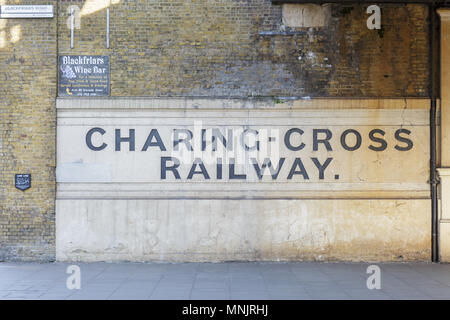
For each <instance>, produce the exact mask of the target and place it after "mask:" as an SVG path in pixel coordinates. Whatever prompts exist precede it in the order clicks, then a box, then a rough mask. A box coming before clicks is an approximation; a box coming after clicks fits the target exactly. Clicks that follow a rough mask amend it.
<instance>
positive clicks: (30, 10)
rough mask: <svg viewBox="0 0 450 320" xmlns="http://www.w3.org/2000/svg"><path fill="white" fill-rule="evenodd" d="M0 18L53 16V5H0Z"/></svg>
mask: <svg viewBox="0 0 450 320" xmlns="http://www.w3.org/2000/svg"><path fill="white" fill-rule="evenodd" d="M0 18H53V5H36V6H27V5H16V6H15V5H6V6H0Z"/></svg>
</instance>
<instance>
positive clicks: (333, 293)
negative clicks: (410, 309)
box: [0, 262, 450, 300]
mask: <svg viewBox="0 0 450 320" xmlns="http://www.w3.org/2000/svg"><path fill="white" fill-rule="evenodd" d="M70 265H77V266H78V267H79V268H80V272H81V274H80V281H81V283H80V285H81V288H80V289H72V290H71V289H68V288H67V284H66V282H67V279H68V277H71V276H72V274H68V273H66V270H67V267H68V266H70ZM369 265H377V266H379V267H380V272H381V273H380V286H381V287H380V289H372V290H370V289H369V288H368V287H367V279H368V277H369V276H371V274H368V273H367V267H368V266H369ZM0 299H4V300H22V299H27V300H29V299H41V300H65V299H69V300H84V299H88V300H91V299H93V300H104V299H113V300H116V299H117V300H126V299H132V300H143V299H153V300H158V299H163V300H188V299H192V300H216V299H220V300H228V299H235V300H255V299H257V300H266V299H273V300H309V299H333V300H335V299H363V300H375V299H383V300H384V299H386V300H391V299H395V300H397V299H399V300H402V299H413V300H416V299H420V300H427V299H446V300H448V299H450V264H432V263H380V264H376V263H370V264H369V263H325V262H242V263H240V262H229V263H105V262H101V263H100V262H99V263H12V262H0Z"/></svg>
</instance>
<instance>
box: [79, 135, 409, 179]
mask: <svg viewBox="0 0 450 320" xmlns="http://www.w3.org/2000/svg"><path fill="white" fill-rule="evenodd" d="M160 131H161V130H158V129H157V128H149V129H146V130H144V131H143V130H142V129H140V131H139V132H140V133H139V134H137V133H136V132H137V131H136V129H135V128H111V129H110V128H107V129H104V128H101V127H93V128H90V129H89V130H88V131H87V132H86V136H85V142H86V147H87V148H89V149H90V150H92V151H95V152H102V151H107V150H114V151H115V152H127V153H133V152H151V153H155V152H157V153H158V155H159V157H160V179H162V180H166V179H168V178H171V179H176V180H178V179H187V180H191V179H196V180H198V179H204V180H209V179H216V180H246V179H248V174H249V170H251V171H253V173H252V174H253V175H256V176H257V178H258V179H259V180H262V179H263V177H264V176H268V177H269V179H272V180H276V179H279V180H280V179H288V180H291V179H294V180H297V179H303V180H310V175H311V170H314V171H315V172H314V175H315V176H317V177H318V179H319V180H324V179H326V178H329V179H334V180H338V179H339V178H340V177H339V174H336V173H334V174H333V175H332V176H330V175H327V169H328V168H329V167H330V165H331V164H332V162H333V159H334V158H333V156H332V155H333V152H336V151H339V152H357V151H363V152H383V151H385V150H388V149H389V148H391V149H392V150H394V151H396V152H407V151H409V150H411V149H412V148H413V146H414V143H413V140H412V138H411V134H412V133H411V131H410V130H409V129H407V128H396V129H394V130H390V131H389V132H387V130H386V131H385V130H383V129H380V128H371V129H370V130H368V131H367V130H365V131H367V132H363V130H361V129H360V130H358V129H355V128H343V129H342V130H339V132H333V131H332V130H330V129H328V128H308V129H302V128H299V127H293V128H287V129H267V128H258V129H257V128H248V127H247V128H208V129H205V128H201V127H200V128H199V127H196V128H194V130H189V129H186V128H173V129H172V130H169V132H170V135H169V134H168V131H167V130H165V131H164V132H160ZM142 132H145V134H141V133H142ZM168 135H169V136H168ZM355 154H356V153H355ZM183 166H184V167H187V170H182V168H183ZM249 168H250V169H249ZM308 168H309V169H308Z"/></svg>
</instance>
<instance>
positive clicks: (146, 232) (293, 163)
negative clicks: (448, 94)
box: [56, 98, 430, 261]
mask: <svg viewBox="0 0 450 320" xmlns="http://www.w3.org/2000/svg"><path fill="white" fill-rule="evenodd" d="M428 106H429V101H427V100H414V99H411V100H405V99H397V100H396V99H393V100H388V99H386V100H339V99H330V100H326V99H323V100H309V101H308V100H299V101H291V102H286V103H277V101H274V100H270V99H266V100H257V99H256V100H250V99H243V100H239V99H235V100H232V99H227V100H223V99H187V98H185V99H90V100H88V99H77V100H73V99H59V100H58V101H57V108H58V113H57V117H58V121H57V123H58V126H57V150H58V151H57V200H56V257H57V259H58V260H61V261H68V260H82V261H98V260H108V261H115V260H131V261H148V260H161V261H224V260H300V259H301V260H305V259H306V260H308V259H311V260H316V259H317V260H335V259H337V260H363V261H366V260H377V261H382V260H389V261H392V260H426V259H428V257H429V247H430V245H429V244H430V200H429V185H428V183H427V180H428V176H429V171H428V170H429V169H428V159H429V147H428V139H429V135H428V134H429V128H428V109H427V108H428ZM211 128H216V129H218V130H219V131H220V132H222V133H223V134H224V135H225V137H228V136H227V135H226V133H227V130H230V129H233V130H235V131H233V132H238V133H239V132H241V133H242V132H243V130H246V129H247V130H255V131H251V132H253V133H255V132H257V135H252V134H248V135H246V140H245V139H244V143H245V145H244V144H240V140H239V138H236V140H234V144H233V150H226V149H225V148H221V146H222V145H221V144H220V143H218V144H217V150H216V151H214V152H213V151H212V149H211V148H212V143H210V142H211V140H208V134H207V133H205V136H204V137H205V141H206V147H205V151H204V152H203V153H202V152H201V149H202V139H201V137H202V135H201V133H202V131H201V130H202V129H206V130H208V129H211ZM293 128H294V130H292V129H293ZM93 129H94V130H93ZM92 130H93V131H92ZM116 130H120V132H119V133H116ZM130 130H134V138H135V139H134V148H133V147H132V146H131V145H132V144H130V142H129V141H128V142H127V141H126V138H127V137H129V136H130V134H131V132H132V131H130ZM152 130H153V131H152ZM174 130H191V131H192V134H193V138H192V139H191V140H190V141H189V142H190V143H191V146H192V149H193V151H192V152H188V151H187V150H189V149H188V147H189V146H187V145H185V143H184V142H180V143H179V144H178V146H181V145H183V147H184V146H185V147H186V150H184V151H183V152H185V153H183V154H182V151H181V150H182V148H181V147H180V150H178V151H176V150H175V148H174V140H175V141H179V140H178V139H179V138H180V136H178V137H176V136H175V134H174ZM239 130H241V131H239ZM299 130H301V131H299ZM89 132H91V133H92V134H91V135H89V134H88V133H89ZM152 132H153V133H152ZM156 132H157V133H158V134H157V135H156ZM206 132H207V131H206ZM248 132H249V131H247V133H248ZM288 132H291V134H288ZM327 132H328V133H327ZM117 134H119V137H120V138H122V139H125V140H123V141H122V142H120V141H119V143H118V142H117V137H116V135H117ZM328 134H329V136H328ZM255 136H256V139H255V140H253V141H252V139H251V137H255ZM286 136H288V139H287V140H286ZM181 137H182V136H181ZM237 137H239V134H238V135H237ZM358 137H359V138H360V143H359V142H358V139H359V138H358ZM197 138H198V139H197ZM257 141H259V143H260V150H259V151H255V150H246V148H245V146H247V147H249V148H250V149H252V146H253V145H255V142H257ZM286 141H287V142H286ZM228 142H230V140H228ZM118 144H120V150H118V146H117V145H118ZM265 147H267V149H265ZM208 148H210V149H208ZM133 149H134V150H133ZM269 149H270V150H269ZM208 150H209V152H208ZM238 150H246V151H245V152H243V153H242V154H243V157H242V158H240V157H239V155H238V154H237V153H233V152H237V151H238ZM208 156H211V161H209V160H207V159H208ZM267 157H268V158H270V160H271V163H272V165H273V167H272V169H273V170H272V172H271V171H270V170H269V168H266V170H265V174H262V175H261V176H258V172H259V173H261V170H262V169H261V168H262V165H263V163H264V161H265V158H267ZM163 158H165V159H168V158H170V159H173V158H177V159H179V161H180V163H179V167H177V168H176V169H174V170H165V171H164V172H165V176H164V175H163V169H162V168H163ZM218 158H221V159H222V162H221V163H222V167H221V170H219V169H218V167H217V163H218V162H219V161H218ZM228 158H234V159H235V161H234V163H235V165H234V167H231V166H230V163H228V162H227V161H225V160H224V159H228ZM281 158H283V159H284V160H283V163H281V162H280V159H281ZM195 159H197V160H195ZM198 159H201V160H202V162H198ZM314 159H315V160H314ZM195 161H197V162H195ZM327 162H328V163H327ZM194 163H196V164H195V165H194ZM406 163H407V165H406ZM174 164H175V162H174V161H172V160H170V161H167V162H164V165H166V166H167V167H170V166H173V165H174ZM202 165H203V166H202ZM255 165H256V167H258V168H256V167H255ZM266 165H267V166H269V164H268V163H267V162H266ZM320 168H321V169H322V170H320ZM258 169H259V171H258ZM278 169H279V171H278ZM175 171H176V173H175ZM218 171H220V172H221V174H218V173H217V172H218ZM177 175H178V176H177ZM244 175H245V178H244Z"/></svg>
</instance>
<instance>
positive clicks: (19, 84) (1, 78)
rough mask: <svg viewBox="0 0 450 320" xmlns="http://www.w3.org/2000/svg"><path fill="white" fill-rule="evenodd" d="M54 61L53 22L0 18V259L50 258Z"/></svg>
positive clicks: (53, 150) (52, 186) (52, 209)
mask: <svg viewBox="0 0 450 320" xmlns="http://www.w3.org/2000/svg"><path fill="white" fill-rule="evenodd" d="M0 3H1V1H0ZM46 3H47V4H56V1H46ZM3 4H5V1H3ZM6 4H36V2H35V1H7V2H6ZM55 62H56V19H0V126H1V127H0V128H1V136H0V137H1V138H0V154H1V167H0V172H1V176H0V260H9V259H33V260H51V259H54V243H55V239H54V234H55V231H54V216H55V205H54V201H55V199H54V198H55V122H56V119H55V118H56V110H55V96H56V70H57V69H56V65H55ZM17 173H31V175H32V181H31V183H32V187H31V189H28V190H26V191H25V192H23V191H20V190H18V189H16V188H15V187H14V175H15V174H17Z"/></svg>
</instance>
